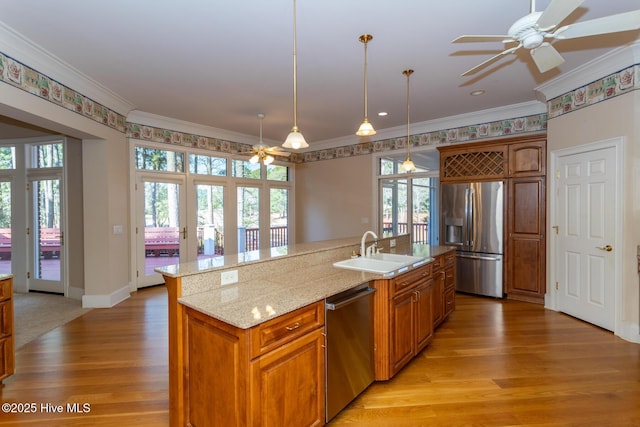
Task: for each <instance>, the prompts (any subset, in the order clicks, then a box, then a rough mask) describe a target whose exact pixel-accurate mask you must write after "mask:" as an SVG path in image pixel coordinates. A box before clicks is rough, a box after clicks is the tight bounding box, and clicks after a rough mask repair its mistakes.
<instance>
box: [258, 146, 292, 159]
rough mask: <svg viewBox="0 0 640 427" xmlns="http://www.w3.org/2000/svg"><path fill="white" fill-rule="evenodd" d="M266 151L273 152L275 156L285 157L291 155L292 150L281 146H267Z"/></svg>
mask: <svg viewBox="0 0 640 427" xmlns="http://www.w3.org/2000/svg"><path fill="white" fill-rule="evenodd" d="M264 152H265V153H267V154H273V155H275V156H283V157H288V156H290V155H291V153H290V152H288V151H284V150H283V149H281V148H280V147H269V148H266V149H265V150H264Z"/></svg>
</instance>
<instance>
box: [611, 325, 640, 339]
mask: <svg viewBox="0 0 640 427" xmlns="http://www.w3.org/2000/svg"><path fill="white" fill-rule="evenodd" d="M615 334H616V335H617V336H619V337H620V338H622V339H623V340H626V341H630V342H633V343H637V344H640V325H638V324H636V323H628V322H625V323H622V325H620V327H619V328H618V330H617V331H616V332H615Z"/></svg>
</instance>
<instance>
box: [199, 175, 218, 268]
mask: <svg viewBox="0 0 640 427" xmlns="http://www.w3.org/2000/svg"><path fill="white" fill-rule="evenodd" d="M196 215H197V219H196V227H197V229H198V232H197V243H196V245H197V249H198V250H197V254H198V255H197V257H198V259H205V258H215V257H217V256H222V255H224V186H222V185H210V184H196Z"/></svg>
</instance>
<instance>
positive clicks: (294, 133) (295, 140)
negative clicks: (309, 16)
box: [282, 0, 309, 150]
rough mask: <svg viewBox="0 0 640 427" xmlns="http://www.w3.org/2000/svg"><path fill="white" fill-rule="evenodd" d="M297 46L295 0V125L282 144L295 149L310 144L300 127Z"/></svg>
mask: <svg viewBox="0 0 640 427" xmlns="http://www.w3.org/2000/svg"><path fill="white" fill-rule="evenodd" d="M297 59H298V58H297V47H296V0H293V127H292V128H291V132H290V133H289V135H288V136H287V139H285V141H284V144H282V146H283V147H284V148H292V149H294V150H297V149H300V148H307V147H308V146H309V144H307V141H305V139H304V136H302V133H301V132H300V129H299V128H298V75H297V74H298V67H297V62H298V61H297Z"/></svg>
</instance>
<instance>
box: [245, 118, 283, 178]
mask: <svg viewBox="0 0 640 427" xmlns="http://www.w3.org/2000/svg"><path fill="white" fill-rule="evenodd" d="M258 118H259V119H260V140H259V141H258V143H257V144H255V145H253V146H252V147H251V153H253V156H252V157H251V158H250V159H249V161H250V162H251V163H258V162H262V163H264V164H265V165H270V164H271V163H273V161H274V160H275V156H279V157H289V156H290V155H291V153H289V152H288V151H284V150H283V149H282V148H280V147H277V146H276V147H270V146H268V145H267V144H265V143H264V141H262V120H263V119H264V114H262V113H260V114H258Z"/></svg>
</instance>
